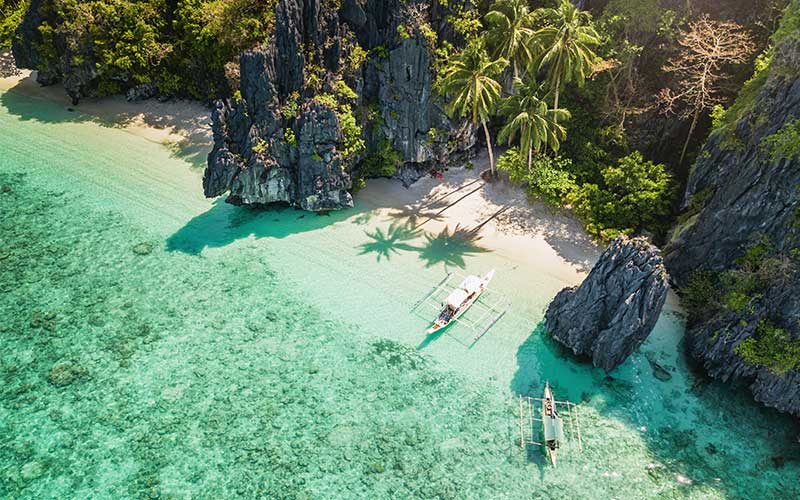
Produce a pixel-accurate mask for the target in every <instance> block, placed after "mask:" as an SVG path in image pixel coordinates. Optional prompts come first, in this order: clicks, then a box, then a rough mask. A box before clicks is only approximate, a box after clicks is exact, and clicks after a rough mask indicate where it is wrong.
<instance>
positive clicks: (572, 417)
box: [519, 381, 583, 466]
mask: <svg viewBox="0 0 800 500" xmlns="http://www.w3.org/2000/svg"><path fill="white" fill-rule="evenodd" d="M534 401H535V402H536V404H534V403H533V402H534ZM539 403H541V410H540V412H541V413H540V414H539V415H540V418H537V417H536V408H537V407H539ZM559 405H561V408H562V410H561V411H559V409H558V407H559ZM562 415H564V416H566V420H565V419H564V418H562ZM534 422H541V423H542V441H536V440H535V439H534V436H535V433H534V429H533V427H534V425H533V423H534ZM565 423H566V424H567V425H568V427H569V431H568V434H569V437H570V439H567V435H566V434H565V433H564V424H565ZM575 441H577V445H578V450H579V451H580V450H583V443H582V442H581V424H580V420H579V417H578V406H577V405H576V404H575V403H571V402H569V401H557V400H556V399H555V398H554V397H553V391H552V390H551V389H550V382H549V381H548V382H545V384H544V396H543V397H541V398H531V397H527V396H520V397H519V445H520V446H521V447H522V448H525V447H526V446H527V445H529V444H533V445H536V446H543V447H544V450H545V454H546V455H547V458H548V459H549V460H550V463H551V464H553V466H555V465H556V458H557V456H558V453H559V451H560V450H562V449H563V445H565V444H566V443H569V447H570V448H572V447H573V443H574V442H575Z"/></svg>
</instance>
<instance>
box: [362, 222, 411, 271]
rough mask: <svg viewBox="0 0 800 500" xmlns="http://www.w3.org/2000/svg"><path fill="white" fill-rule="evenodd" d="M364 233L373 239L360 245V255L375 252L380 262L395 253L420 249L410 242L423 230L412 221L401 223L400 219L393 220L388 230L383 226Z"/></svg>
mask: <svg viewBox="0 0 800 500" xmlns="http://www.w3.org/2000/svg"><path fill="white" fill-rule="evenodd" d="M364 233H365V234H366V235H367V236H368V237H369V238H370V240H371V241H368V242H366V243H363V244H361V245H360V246H359V248H360V249H361V251H360V252H359V255H366V254H369V253H374V254H375V259H376V260H377V261H378V262H380V261H381V259H386V260H389V259H391V257H392V256H393V255H396V254H398V253H400V252H401V251H404V252H412V251H417V250H419V248H417V247H415V246H413V245H411V244H410V243H409V242H410V241H412V240H414V239H416V238H418V237H419V236H420V234H421V231H420V230H418V229H415V228H414V227H413V225H411V224H410V223H406V224H401V223H400V222H399V221H396V222H393V223H392V224H391V225H390V226H389V228H388V229H387V230H386V231H384V230H383V229H381V228H376V229H375V230H374V231H373V232H369V231H364Z"/></svg>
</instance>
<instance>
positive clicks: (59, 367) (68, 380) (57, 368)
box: [47, 363, 84, 387]
mask: <svg viewBox="0 0 800 500" xmlns="http://www.w3.org/2000/svg"><path fill="white" fill-rule="evenodd" d="M83 373H84V372H83V370H82V369H81V368H80V367H78V366H76V365H73V364H71V363H56V364H55V365H54V366H53V368H52V369H50V373H49V374H48V375H47V381H48V382H50V383H51V384H53V385H54V386H56V387H66V386H68V385H70V384H72V383H74V382H75V381H77V380H78V379H79V378H81V377H82V376H83Z"/></svg>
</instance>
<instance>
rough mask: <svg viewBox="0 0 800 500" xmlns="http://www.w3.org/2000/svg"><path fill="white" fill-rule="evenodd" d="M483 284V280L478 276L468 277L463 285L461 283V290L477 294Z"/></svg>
mask: <svg viewBox="0 0 800 500" xmlns="http://www.w3.org/2000/svg"><path fill="white" fill-rule="evenodd" d="M481 283H483V280H482V279H480V278H479V277H477V276H467V277H466V279H465V280H464V282H463V283H461V288H463V289H464V290H466V291H467V293H475V292H477V291H478V289H479V288H480V287H481Z"/></svg>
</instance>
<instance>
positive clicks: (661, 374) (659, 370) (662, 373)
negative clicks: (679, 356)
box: [645, 352, 672, 382]
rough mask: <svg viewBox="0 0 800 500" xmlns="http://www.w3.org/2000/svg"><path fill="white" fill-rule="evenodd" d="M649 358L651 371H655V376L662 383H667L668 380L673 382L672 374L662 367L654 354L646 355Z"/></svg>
mask: <svg viewBox="0 0 800 500" xmlns="http://www.w3.org/2000/svg"><path fill="white" fill-rule="evenodd" d="M645 357H646V358H647V362H648V363H649V364H650V369H651V370H653V376H654V377H655V378H657V379H658V380H660V381H662V382H666V381H668V380H672V374H671V373H670V372H669V370H667V369H666V368H664V367H663V366H661V365H660V364H659V363H658V361H656V356H655V354H653V353H652V352H648V353H647V354H645Z"/></svg>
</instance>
